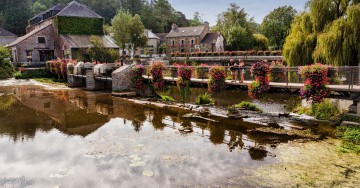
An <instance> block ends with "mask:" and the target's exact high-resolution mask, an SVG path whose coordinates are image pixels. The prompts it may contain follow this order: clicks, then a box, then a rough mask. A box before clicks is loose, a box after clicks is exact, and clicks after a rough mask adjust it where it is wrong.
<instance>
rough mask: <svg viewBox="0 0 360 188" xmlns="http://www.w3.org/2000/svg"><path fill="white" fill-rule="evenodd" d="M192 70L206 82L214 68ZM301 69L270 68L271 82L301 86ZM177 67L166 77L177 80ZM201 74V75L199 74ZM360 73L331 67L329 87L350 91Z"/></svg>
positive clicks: (169, 69) (249, 78)
mask: <svg viewBox="0 0 360 188" xmlns="http://www.w3.org/2000/svg"><path fill="white" fill-rule="evenodd" d="M189 67H191V68H192V70H193V71H192V76H191V77H192V78H194V79H201V80H206V79H208V72H209V70H210V69H211V68H212V67H211V66H189ZM145 68H146V69H147V71H145V73H144V74H145V75H146V76H148V77H150V74H149V71H148V69H149V66H145ZM224 68H225V72H226V75H227V80H231V70H230V68H229V67H224ZM250 69H251V67H245V68H244V70H245V71H244V80H245V81H252V80H254V78H253V76H252V75H251V72H250ZM298 70H299V67H270V81H271V82H273V83H285V84H286V86H288V85H289V84H293V83H296V84H301V83H303V82H304V80H303V78H302V77H301V75H300V74H299V73H298ZM177 71H178V67H177V66H165V68H164V71H163V76H164V77H168V78H169V77H170V78H172V79H174V80H175V79H177V76H178V74H177ZM199 72H201V74H199ZM235 73H237V75H238V76H237V80H240V76H239V75H240V69H238V70H236V71H235ZM359 73H360V67H358V66H343V67H329V69H328V77H329V85H341V86H348V89H353V88H354V86H359V85H360V84H359V80H360V78H359V76H360V75H359Z"/></svg>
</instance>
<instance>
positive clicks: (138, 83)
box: [132, 65, 145, 90]
mask: <svg viewBox="0 0 360 188" xmlns="http://www.w3.org/2000/svg"><path fill="white" fill-rule="evenodd" d="M144 72H145V68H144V66H143V65H135V66H134V67H133V68H132V75H133V78H132V82H133V86H134V87H135V88H136V89H138V90H141V89H144V79H143V77H142V75H143V74H144Z"/></svg>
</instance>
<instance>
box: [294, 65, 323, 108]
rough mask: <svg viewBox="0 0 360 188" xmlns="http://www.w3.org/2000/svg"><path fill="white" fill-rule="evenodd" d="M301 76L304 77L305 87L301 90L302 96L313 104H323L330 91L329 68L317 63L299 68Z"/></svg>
mask: <svg viewBox="0 0 360 188" xmlns="http://www.w3.org/2000/svg"><path fill="white" fill-rule="evenodd" d="M299 74H301V76H302V77H303V79H304V80H305V81H304V87H303V88H301V91H300V95H301V97H302V98H304V99H306V100H311V101H312V103H316V102H321V101H322V100H323V98H325V97H327V96H328V94H329V90H328V88H327V86H326V85H327V84H328V80H329V79H328V77H327V74H328V66H326V65H322V64H320V63H315V64H313V65H309V66H303V67H299Z"/></svg>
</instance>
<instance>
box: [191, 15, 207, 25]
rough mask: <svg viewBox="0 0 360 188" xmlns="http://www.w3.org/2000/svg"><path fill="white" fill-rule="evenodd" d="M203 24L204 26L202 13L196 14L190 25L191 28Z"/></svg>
mask: <svg viewBox="0 0 360 188" xmlns="http://www.w3.org/2000/svg"><path fill="white" fill-rule="evenodd" d="M203 24H204V21H203V19H202V18H201V16H200V13H199V12H195V13H194V16H193V19H191V20H190V25H191V26H198V25H203Z"/></svg>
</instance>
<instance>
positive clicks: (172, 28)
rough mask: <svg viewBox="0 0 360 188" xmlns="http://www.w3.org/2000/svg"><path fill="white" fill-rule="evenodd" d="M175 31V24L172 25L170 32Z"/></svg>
mask: <svg viewBox="0 0 360 188" xmlns="http://www.w3.org/2000/svg"><path fill="white" fill-rule="evenodd" d="M177 29H178V26H177V25H176V24H175V23H173V24H172V26H171V30H172V31H175V30H177Z"/></svg>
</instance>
